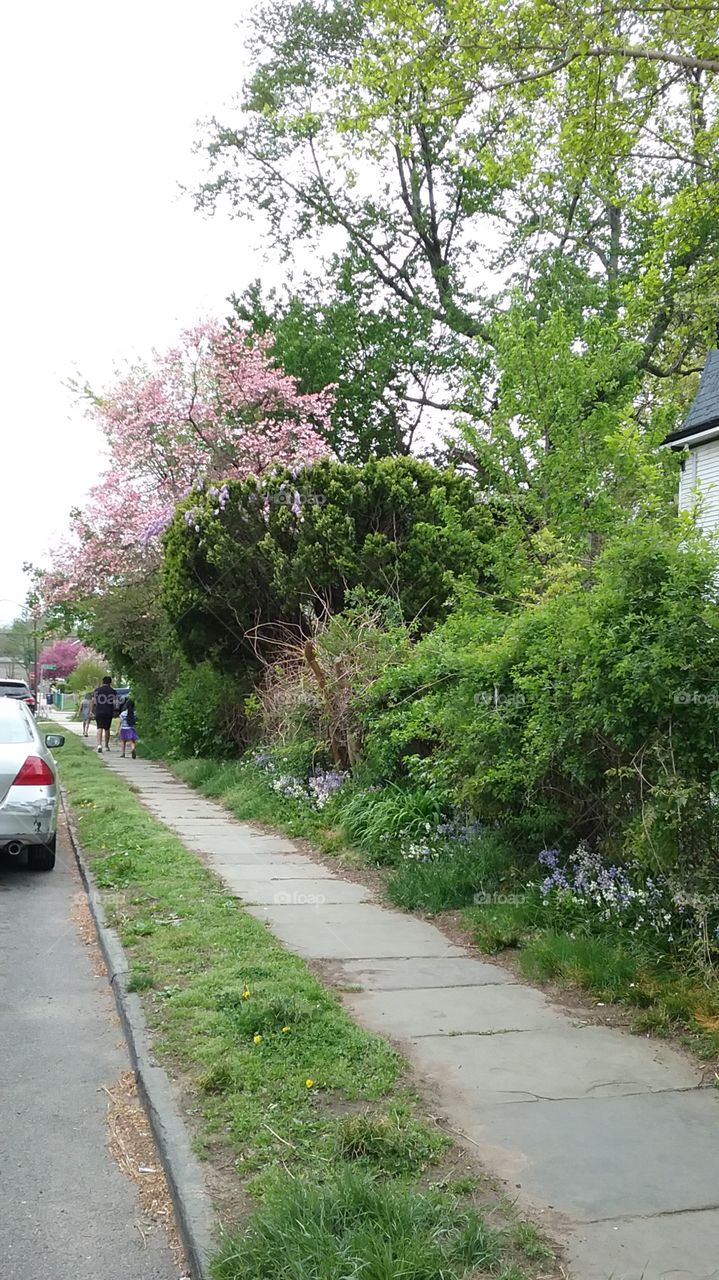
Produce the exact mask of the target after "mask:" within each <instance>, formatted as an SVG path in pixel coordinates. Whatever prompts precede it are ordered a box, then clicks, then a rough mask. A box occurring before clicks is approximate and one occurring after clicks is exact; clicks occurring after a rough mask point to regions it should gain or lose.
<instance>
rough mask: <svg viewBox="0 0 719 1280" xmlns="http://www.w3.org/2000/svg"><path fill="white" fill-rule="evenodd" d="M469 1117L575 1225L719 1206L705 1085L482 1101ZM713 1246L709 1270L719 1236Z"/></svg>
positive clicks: (717, 1150)
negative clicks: (623, 1093)
mask: <svg viewBox="0 0 719 1280" xmlns="http://www.w3.org/2000/svg"><path fill="white" fill-rule="evenodd" d="M530 1035H531V1033H527V1036H526V1039H527V1040H529V1038H530ZM465 1118H466V1120H467V1123H466V1125H465V1126H464V1127H465V1129H466V1132H467V1133H469V1135H470V1136H471V1137H472V1138H473V1139H474V1140H475V1141H476V1142H478V1143H480V1144H481V1148H482V1150H484V1151H485V1152H489V1153H490V1158H491V1160H492V1162H493V1163H494V1164H496V1166H497V1167H498V1170H499V1172H501V1173H502V1174H503V1176H505V1177H509V1178H511V1180H512V1183H513V1184H514V1185H516V1186H518V1188H521V1191H522V1195H523V1197H524V1198H526V1199H528V1200H529V1201H530V1203H532V1204H534V1205H538V1206H539V1205H541V1206H546V1205H547V1204H549V1205H552V1206H554V1208H558V1209H561V1212H562V1214H563V1215H565V1216H568V1217H569V1218H570V1219H573V1220H574V1221H575V1222H599V1221H604V1220H612V1219H628V1218H649V1217H651V1216H654V1215H658V1214H672V1215H674V1216H677V1215H679V1214H681V1213H685V1212H687V1211H688V1210H695V1211H696V1210H699V1209H708V1208H712V1209H713V1208H717V1207H718V1206H717V1196H718V1194H719V1144H718V1143H717V1120H719V1103H718V1102H717V1100H716V1099H714V1098H712V1096H711V1095H710V1094H708V1093H707V1092H706V1091H703V1090H699V1089H694V1090H687V1091H684V1092H678V1093H676V1092H671V1091H670V1092H666V1093H634V1094H629V1095H627V1096H624V1097H619V1096H617V1097H604V1098H573V1099H571V1098H570V1099H568V1098H563V1099H561V1100H560V1101H557V1102H536V1103H532V1102H524V1103H514V1104H510V1105H508V1106H492V1105H489V1100H487V1101H486V1102H485V1101H484V1100H481V1099H480V1100H478V1101H477V1103H476V1104H475V1105H474V1106H473V1108H472V1115H471V1116H470V1115H466V1117H465ZM709 1244H710V1241H707V1242H706V1245H705V1265H706V1267H707V1269H708V1270H710V1271H711V1269H712V1268H713V1267H714V1266H716V1265H719V1237H714V1239H713V1242H712V1248H711V1249H710V1248H709Z"/></svg>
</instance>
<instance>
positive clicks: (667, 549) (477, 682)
mask: <svg viewBox="0 0 719 1280" xmlns="http://www.w3.org/2000/svg"><path fill="white" fill-rule="evenodd" d="M715 573H716V553H715V552H714V550H713V548H712V547H711V546H710V545H709V544H708V543H706V542H705V541H704V540H702V539H699V538H697V537H696V536H693V535H691V534H690V533H689V532H688V530H687V529H686V527H685V526H683V525H678V526H677V528H676V529H675V530H672V531H671V532H669V533H666V532H664V531H662V530H660V529H659V528H658V527H656V526H653V525H642V524H639V523H637V524H636V525H635V526H633V527H631V528H630V529H629V530H628V531H627V532H626V533H625V534H624V535H622V537H621V538H618V539H617V540H616V541H615V542H614V543H613V544H612V545H610V546H609V547H608V548H607V549H606V550H605V552H604V553H603V555H602V556H601V557H600V559H599V560H598V561H597V562H596V563H595V564H594V566H593V567H592V569H591V571H588V570H587V569H586V568H583V567H582V566H579V565H577V566H575V567H574V569H573V570H572V571H571V572H569V573H565V574H564V575H563V577H562V579H561V580H560V581H558V582H556V583H554V584H550V585H549V587H548V589H547V590H546V591H545V593H544V594H543V595H542V596H541V597H540V598H539V599H537V600H535V601H532V602H529V603H527V604H526V605H525V606H524V607H522V608H520V609H517V610H516V611H515V612H514V613H513V614H511V615H502V614H500V613H499V612H498V611H497V610H496V609H495V608H494V607H493V606H492V604H491V603H487V602H483V603H482V604H481V605H477V606H476V607H475V608H474V609H472V608H465V609H464V610H463V611H462V612H461V613H458V614H456V615H454V616H452V617H450V618H449V619H448V620H447V622H445V623H444V624H443V625H442V626H441V627H439V628H437V629H436V630H435V631H434V632H433V633H432V634H430V635H429V636H427V637H425V638H424V639H422V640H421V642H420V643H419V644H418V645H417V646H416V647H415V649H414V651H413V652H412V653H411V655H410V657H409V659H408V661H407V662H405V663H404V664H402V665H401V666H399V667H396V668H389V669H388V670H387V672H386V674H385V676H384V677H383V678H382V679H381V680H379V681H378V682H377V684H376V685H375V686H374V688H373V689H372V691H371V693H370V696H369V698H368V699H367V700H366V705H365V707H364V717H365V726H366V759H365V768H366V770H367V773H368V776H369V777H370V778H371V779H373V780H375V781H379V780H380V779H387V778H392V779H394V780H395V781H396V782H399V783H402V785H403V786H404V787H405V788H409V789H411V790H414V791H416V790H417V789H418V788H423V789H425V790H429V791H431V792H432V793H433V794H435V795H439V796H446V795H448V794H454V796H455V797H456V798H458V799H459V800H460V801H461V802H462V803H464V804H467V805H468V806H469V808H470V810H471V812H472V813H473V814H474V816H476V817H477V818H478V819H479V820H481V821H482V822H483V823H486V824H488V825H490V826H491V825H496V824H500V825H501V826H503V827H504V828H506V829H507V830H508V832H509V833H510V835H511V836H512V837H513V839H514V841H515V845H516V848H517V849H518V850H519V851H521V850H525V851H526V853H527V854H529V855H532V856H533V857H534V856H535V855H536V853H537V852H538V851H539V849H540V848H542V847H543V846H545V847H546V846H548V845H555V844H556V845H558V846H559V847H560V849H564V850H568V849H569V848H570V847H572V848H575V847H576V844H577V841H578V840H580V839H585V840H587V841H589V842H590V844H596V843H598V844H599V845H600V847H601V848H602V849H603V850H604V851H605V852H606V853H608V854H609V855H611V856H612V857H613V858H614V857H616V858H619V856H620V854H621V853H622V851H625V852H627V853H629V854H631V856H633V857H635V858H639V859H640V860H644V861H645V862H649V863H651V864H652V865H655V866H657V865H664V866H666V865H667V864H670V863H672V862H673V861H674V860H676V859H677V858H680V859H681V861H682V864H683V866H684V868H685V869H686V870H687V871H689V869H691V868H695V867H700V866H701V864H702V862H705V861H706V858H707V855H708V851H709V850H712V849H714V848H716V842H717V836H718V835H719V831H718V830H717V808H716V804H715V792H716V783H717V779H718V778H719V729H718V727H717V718H716V704H717V702H718V701H719V689H718V688H717V687H715V682H716V671H717V665H718V664H717V659H718V658H719V611H718V610H717V605H716V602H715V591H716V588H715V585H714V583H715V578H714V575H715Z"/></svg>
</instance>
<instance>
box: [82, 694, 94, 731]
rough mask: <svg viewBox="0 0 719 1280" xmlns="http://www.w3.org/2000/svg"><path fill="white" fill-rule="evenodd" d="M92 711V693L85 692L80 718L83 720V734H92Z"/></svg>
mask: <svg viewBox="0 0 719 1280" xmlns="http://www.w3.org/2000/svg"><path fill="white" fill-rule="evenodd" d="M91 711H92V694H91V693H83V695H82V702H81V703H80V719H81V721H82V736H83V738H87V737H89V734H90V712H91Z"/></svg>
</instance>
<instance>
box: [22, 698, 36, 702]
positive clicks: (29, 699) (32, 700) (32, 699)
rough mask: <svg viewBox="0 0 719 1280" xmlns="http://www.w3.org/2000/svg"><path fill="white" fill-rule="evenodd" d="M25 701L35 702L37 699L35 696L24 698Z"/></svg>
mask: <svg viewBox="0 0 719 1280" xmlns="http://www.w3.org/2000/svg"><path fill="white" fill-rule="evenodd" d="M23 701H24V702H34V701H35V699H34V698H24V699H23Z"/></svg>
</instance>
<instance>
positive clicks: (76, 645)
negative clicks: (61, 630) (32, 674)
mask: <svg viewBox="0 0 719 1280" xmlns="http://www.w3.org/2000/svg"><path fill="white" fill-rule="evenodd" d="M82 653H83V648H82V644H81V642H80V641H79V640H56V641H55V642H54V644H51V645H48V646H47V647H46V648H45V649H43V651H42V653H41V654H40V663H41V664H43V663H45V664H47V663H53V665H54V668H55V669H54V670H53V671H48V672H47V675H48V676H51V677H53V678H54V679H63V680H64V679H66V678H67V676H69V675H71V673H72V672H73V671H74V670H75V667H76V666H77V664H78V662H79V661H80V658H81V657H82Z"/></svg>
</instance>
